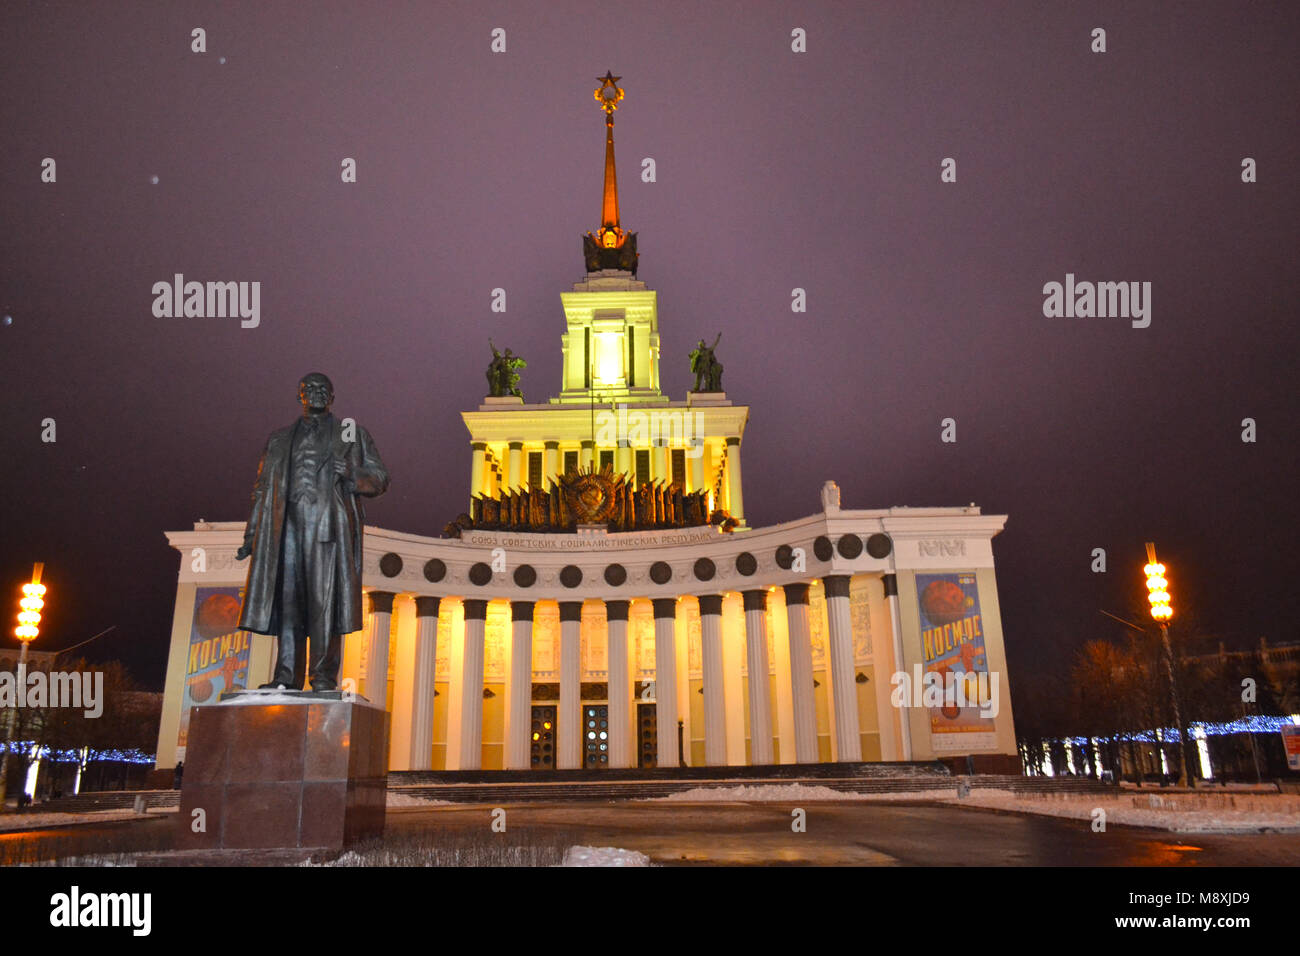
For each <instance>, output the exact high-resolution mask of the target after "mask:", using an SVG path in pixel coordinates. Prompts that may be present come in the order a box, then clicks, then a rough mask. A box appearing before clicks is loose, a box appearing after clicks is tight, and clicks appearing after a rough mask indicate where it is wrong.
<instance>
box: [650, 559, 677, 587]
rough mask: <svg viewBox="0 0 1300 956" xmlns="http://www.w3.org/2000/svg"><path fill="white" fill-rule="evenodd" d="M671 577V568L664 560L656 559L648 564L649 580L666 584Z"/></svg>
mask: <svg viewBox="0 0 1300 956" xmlns="http://www.w3.org/2000/svg"><path fill="white" fill-rule="evenodd" d="M672 579H673V569H672V568H670V567H669V566H668V563H667V562H666V561H656V562H655V563H654V564H652V565H650V580H651V581H653V582H654V583H655V584H667V583H668V582H669V581H671V580H672Z"/></svg>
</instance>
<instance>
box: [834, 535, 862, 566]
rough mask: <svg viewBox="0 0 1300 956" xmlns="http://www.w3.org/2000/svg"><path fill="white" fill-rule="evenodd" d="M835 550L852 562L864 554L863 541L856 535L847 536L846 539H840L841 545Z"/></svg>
mask: <svg viewBox="0 0 1300 956" xmlns="http://www.w3.org/2000/svg"><path fill="white" fill-rule="evenodd" d="M835 550H836V551H838V552H839V553H840V556H841V557H845V558H848V559H849V560H850V561H852V560H853V559H854V558H856V557H857V556H858V555H860V554H861V553H862V539H861V538H859V537H858V536H857V535H856V534H846V535H844V537H842V538H840V541H839V544H837V545H836V546H835Z"/></svg>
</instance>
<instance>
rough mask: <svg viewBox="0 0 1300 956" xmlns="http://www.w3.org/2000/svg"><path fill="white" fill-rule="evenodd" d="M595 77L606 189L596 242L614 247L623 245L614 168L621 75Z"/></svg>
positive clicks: (607, 246)
mask: <svg viewBox="0 0 1300 956" xmlns="http://www.w3.org/2000/svg"><path fill="white" fill-rule="evenodd" d="M596 79H598V80H600V86H599V87H597V88H596V102H598V103H599V104H600V108H601V109H602V110H604V111H605V193H604V196H603V199H602V202H601V205H600V232H599V233H598V234H597V243H598V244H599V245H600V246H601V247H602V248H605V249H617V248H619V247H620V246H621V245H623V229H622V227H621V226H620V225H619V221H618V177H617V175H616V174H615V170H614V111H615V110H616V109H618V104H619V101H620V100H622V99H623V95H624V94H623V91H622V90H621V89H619V87H618V81H619V80H621V79H622V77H621V76H614V75H613V74H612V73H611V72H610V71H609V70H606V71H605V75H604V76H598V77H596Z"/></svg>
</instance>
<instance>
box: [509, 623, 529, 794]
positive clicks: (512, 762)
mask: <svg viewBox="0 0 1300 956" xmlns="http://www.w3.org/2000/svg"><path fill="white" fill-rule="evenodd" d="M510 621H511V623H510V671H509V675H508V678H507V681H508V682H507V685H506V727H505V730H506V752H505V763H504V765H505V768H506V769H507V770H527V769H528V767H529V759H528V758H529V755H530V752H531V749H532V748H531V746H530V744H531V741H532V737H531V733H530V731H531V730H532V726H533V722H532V705H533V602H532V601H511V602H510Z"/></svg>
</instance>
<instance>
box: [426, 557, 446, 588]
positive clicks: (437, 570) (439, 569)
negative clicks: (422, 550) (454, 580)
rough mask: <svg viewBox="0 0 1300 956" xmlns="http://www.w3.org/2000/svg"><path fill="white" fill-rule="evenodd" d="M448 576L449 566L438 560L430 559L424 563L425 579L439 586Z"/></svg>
mask: <svg viewBox="0 0 1300 956" xmlns="http://www.w3.org/2000/svg"><path fill="white" fill-rule="evenodd" d="M446 576H447V565H445V564H443V563H442V562H441V561H439V560H438V559H437V558H430V559H429V560H428V561H426V562H424V579H425V580H426V581H432V582H433V583H434V584H437V583H438V582H439V581H441V580H442V579H443V578H445V577H446Z"/></svg>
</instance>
